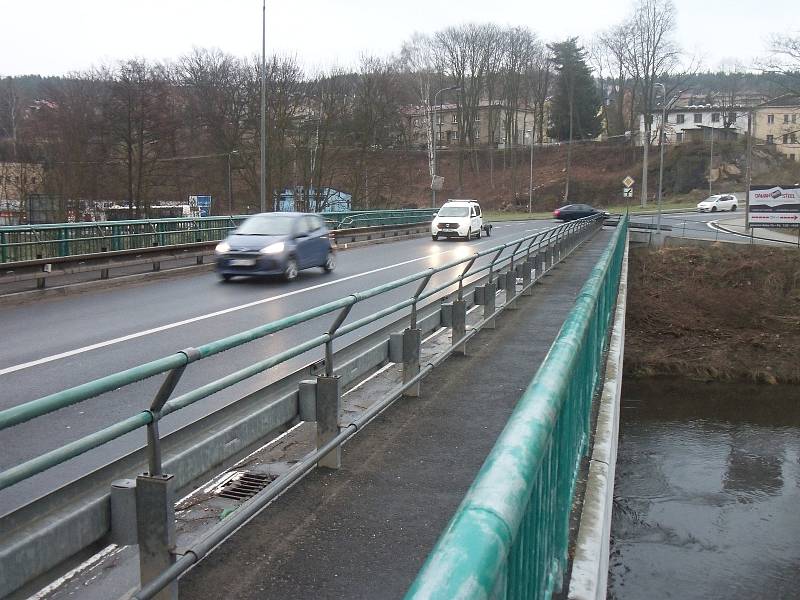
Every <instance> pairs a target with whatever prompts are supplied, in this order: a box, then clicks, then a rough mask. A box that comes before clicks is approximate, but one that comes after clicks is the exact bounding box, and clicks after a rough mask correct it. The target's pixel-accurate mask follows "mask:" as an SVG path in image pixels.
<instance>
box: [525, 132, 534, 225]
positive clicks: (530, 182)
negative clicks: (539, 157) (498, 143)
mask: <svg viewBox="0 0 800 600" xmlns="http://www.w3.org/2000/svg"><path fill="white" fill-rule="evenodd" d="M535 131H536V130H535V129H528V130H527V131H526V132H525V133H530V134H531V175H530V179H529V180H528V214H531V210H532V207H533V140H534V133H535Z"/></svg>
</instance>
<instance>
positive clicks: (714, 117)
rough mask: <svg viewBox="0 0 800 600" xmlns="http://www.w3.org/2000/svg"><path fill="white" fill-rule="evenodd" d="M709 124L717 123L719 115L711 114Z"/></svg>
mask: <svg viewBox="0 0 800 600" xmlns="http://www.w3.org/2000/svg"><path fill="white" fill-rule="evenodd" d="M711 122H712V123H719V113H711Z"/></svg>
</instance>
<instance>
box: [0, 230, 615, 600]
mask: <svg viewBox="0 0 800 600" xmlns="http://www.w3.org/2000/svg"><path fill="white" fill-rule="evenodd" d="M600 226H602V220H601V219H595V218H591V219H582V220H579V221H573V222H570V223H565V224H562V225H559V226H556V227H553V228H551V229H549V230H546V231H543V232H538V233H535V234H530V235H527V236H524V237H522V238H519V239H517V240H515V241H513V242H509V243H506V244H500V245H497V246H495V247H493V248H490V249H487V250H483V251H480V252H476V253H474V254H473V255H471V256H467V257H464V258H460V259H457V260H454V261H451V262H449V263H446V264H443V265H441V266H438V267H432V268H429V269H426V270H424V271H420V272H418V273H415V274H413V275H409V276H407V277H404V278H401V279H397V280H395V281H391V282H388V283H385V284H383V285H380V286H376V287H374V288H371V289H368V290H365V291H362V292H358V293H355V294H351V295H349V296H346V297H344V298H340V299H338V300H335V301H332V302H328V303H326V304H323V305H321V306H318V307H315V308H313V309H309V310H306V311H303V312H300V313H297V314H295V315H292V316H289V317H286V318H283V319H279V320H277V321H273V322H271V323H267V324H265V325H262V326H260V327H257V328H254V329H250V330H247V331H243V332H240V333H237V334H235V335H232V336H229V337H226V338H223V339H221V340H217V341H214V342H211V343H208V344H205V345H203V346H200V347H198V348H188V349H185V350H182V351H180V352H177V353H175V354H172V355H170V356H167V357H164V358H161V359H157V360H154V361H150V362H148V363H145V364H142V365H139V366H137V367H133V368H130V369H127V370H124V371H120V372H118V373H114V374H112V375H108V376H105V377H102V378H100V379H97V380H94V381H91V382H88V383H85V384H82V385H79V386H76V387H73V388H70V389H68V390H64V391H61V392H58V393H55V394H50V395H48V396H45V397H43V398H39V399H37V400H33V401H30V402H27V403H25V404H22V405H19V406H16V407H13V408H10V409H6V410H3V411H0V430H3V429H6V428H9V427H12V426H15V425H18V424H20V423H24V422H26V421H28V420H31V419H34V418H37V417H41V416H43V415H46V414H48V413H51V412H53V411H56V410H60V409H62V408H65V407H68V406H72V405H75V404H77V403H79V402H82V401H84V400H88V399H90V398H93V397H96V396H99V395H101V394H104V393H106V392H110V391H112V390H116V389H118V388H120V387H124V386H127V385H132V384H135V383H136V382H139V381H142V380H144V379H147V378H150V377H153V376H156V375H160V374H161V375H165V378H164V381H163V383H162V385H161V387H160V388H159V390H158V392H157V394H156V396H155V398H154V399H153V401H152V403H151V406H150V408H149V409H148V410H145V411H142V412H140V413H138V414H135V415H132V416H131V417H128V418H127V419H124V420H122V421H119V422H117V423H115V424H113V425H111V426H109V427H106V428H104V429H101V430H99V431H96V432H94V433H92V434H90V435H87V436H84V437H82V438H80V439H78V440H76V441H74V442H71V443H69V444H66V445H64V446H62V447H60V448H56V449H54V450H51V451H49V452H47V453H45V454H43V455H41V456H38V457H36V458H33V459H30V460H28V461H26V462H24V463H22V464H19V465H16V466H14V467H11V468H10V469H7V470H5V471H3V472H0V489H5V488H7V487H10V486H12V485H14V484H16V483H19V482H21V481H23V480H25V479H27V478H29V477H32V476H34V475H36V474H37V473H40V472H42V471H45V470H47V469H50V468H53V467H55V466H57V465H60V464H62V463H64V462H66V461H67V460H70V459H71V458H74V457H76V456H79V455H81V454H83V453H85V452H87V451H89V450H91V449H93V448H96V447H98V446H100V445H102V444H105V443H107V442H109V441H111V440H114V439H116V438H119V437H121V436H123V435H125V434H127V433H130V432H132V431H135V430H137V429H139V428H142V427H146V428H147V433H148V435H147V441H148V443H147V450H148V463H149V476H148V477H149V478H151V479H152V478H159V477H162V475H161V473H162V466H161V462H162V461H161V447H160V439H161V438H160V436H159V432H158V423H159V420H160V419H162V418H163V417H165V416H166V415H168V414H170V413H172V412H175V411H177V410H180V409H182V408H185V407H187V406H189V405H191V404H193V403H195V402H197V401H199V400H201V399H203V398H206V397H208V396H211V395H212V394H215V393H217V392H219V391H221V390H223V389H226V388H228V387H230V386H233V385H235V384H237V383H239V382H241V381H243V380H245V379H248V378H250V377H253V376H255V375H257V374H259V373H262V372H264V371H267V370H268V369H270V368H273V367H275V366H277V365H279V364H281V363H283V362H286V361H288V360H289V359H291V358H294V357H296V356H299V355H301V354H304V353H305V352H307V351H309V350H312V349H314V348H317V347H320V346H322V347H324V348H325V359H324V363H323V364H324V371H325V374H324V376H322V377H320V378H319V379H318V382H319V383H318V386H320V385H322V386H323V387H324V385H329V384H330V381H331V380H333V379H335V377H334V353H333V342H334V340H335V339H337V338H339V337H341V336H343V335H345V334H347V333H350V332H352V331H355V330H357V329H359V328H361V327H364V326H366V325H368V324H370V323H373V322H375V321H378V320H380V319H382V318H384V317H386V316H388V315H391V314H393V313H397V312H398V311H402V310H404V309H407V308H410V310H411V316H410V323H411V326H410V330H413V329H415V328H416V327H417V325H416V323H417V310H418V306H419V303H420V302H422V301H424V300H426V299H428V298H431V297H432V296H434V295H436V294H441V293H442V292H444V291H446V290H448V289H451V290H452V292H453V293H456V292H457V295H458V302H463V300H462V294H463V285H464V280H465V278H467V277H470V278H471V277H474V276H479V275H481V274H486V273H488V280H489V282H490V283H491V282H493V281H494V276H495V275H497V273H498V270H499V269H502V268H504V267H506V266H507V267H508V268H509V272H510V273H513V275H509V276H508V277H507V278H506V281H507V282H508V283H506V291H507V293H508V294H511V297H510V298H511V299H513V296H514V295H515V294H516V283H517V282H516V279H517V278H516V274H517V273H520V274H521V276H522V278H523V281H526V280H527V284H528V286H530V285H532V284H531V281H530V279H531V269H532V268H534V269H538V268H541V267H542V265H543V264H544V263H546V262H547V261H550V262H551V264H554V263H555V262H556V261H557V259H559V258H560V257H561V255H562V252H563V253H566V252H567V251H569V250H571V249H572V248H573V247H574V246H576V245H577V244H578V243H580V241H582V239H584V238H585V237H586V236H587V235H589V234H591V233H592V232H594V231H595V230H596V229H597V228H598V227H600ZM509 249H510V252H506V251H507V250H509ZM532 255H535V256H537V257H539V256H542V257H544V263H540V265H539V267H538V268H537V267H533V266H532V265H533V262H532ZM523 256H524V257H525V261H524V262H523V263H521V262H520V261H522V257H523ZM481 257H490V258H491V261H490V262H489V264H486V265H483V266H481V267H478V268H473V267H474V265H475V262H476V260H477V259H479V258H481ZM523 265H528V270H527V274H525V272H524V271H525V269H524V268H520V267H521V266H523ZM459 267H461V269H460V272H459V273H458V274H457V275H455V276H453V277H452V278H449V279H448V280H447V281H445V282H444V283H441V284H438V285H436V286H435V287H431V288H429V287H428V284H429V283H430V281H431V279H432V277H433V276H434V275H436V274H437V273H444V272H446V271H449V270H451V269H455V268H459ZM515 269H516V270H515ZM413 283H416V284H417V287H416V290H415V292H414V293H413V295H411V296H410V297H409V298H407V299H406V300H403V301H400V302H397V303H395V304H392V305H390V306H388V307H386V308H383V309H382V310H379V311H377V312H375V313H373V314H371V315H368V316H365V317H362V318H360V319H358V320H356V321H353V322H350V323H347V324H345V321H346V319H347V316H348V315H349V313H350V310H351V309H352V307H353V306H354V305H355V304H357V303H359V302H362V301H364V300H367V299H370V298H374V297H376V296H379V295H381V294H384V293H386V292H389V291H391V290H396V289H398V288H401V287H404V286H407V285H410V284H413ZM453 288H455V289H453ZM487 307H490V309H491V310H489V312H488V314H487V312H486V310H485V313H484V314H485V318H486V319H489V318H493V317H494V314H495V312H494V293H493V292H492V294H491V302H489V300H488V299H487V301H486V306H485V307H484V308H485V309H486V308H487ZM455 312H456V311H455V310H454V313H455ZM498 312H499V311H498ZM328 314H335V315H336V316H335V318H334V320H333V323H332V324H331V326H330V327H328V328H327V330H326V331H325V332H324V333H321V334H320V335H317V336H315V337H312V338H311V339H309V340H307V341H305V342H303V343H300V344H297V345H295V346H293V347H291V348H288V349H286V350H283V351H282V352H279V353H277V354H274V355H272V356H270V357H268V358H266V359H263V360H260V361H257V362H255V363H253V364H251V365H249V366H247V367H245V368H243V369H240V370H238V371H235V372H233V373H231V374H229V375H227V376H225V377H222V378H220V379H217V380H215V381H212V382H210V383H207V384H205V385H202V386H201V387H198V388H196V389H193V390H191V391H187V392H185V393H183V394H181V395H180V396H177V397H174V398H172V397H171V396H172V393H173V391H174V390H175V388H176V386H177V384H178V382H179V380H180V378H181V376H182V375H183V373H184V371H185V369H186V368H187V367H188V366H189V365H190V364H192V363H194V362H197V361H199V360H202V359H205V358H209V357H212V356H216V355H218V354H220V353H222V352H225V351H227V350H230V349H232V348H236V347H239V346H242V345H244V344H247V343H249V342H252V341H254V340H258V339H261V338H264V337H265V336H268V335H271V334H273V333H277V332H279V331H283V330H285V329H288V328H290V327H293V326H295V325H298V324H300V323H305V322H308V321H311V320H313V319H316V318H319V317H321V316H325V315H328ZM463 314H464V315H465V314H466V312H465V310H464V313H463ZM455 321H457V319H456V318H455V317H454V323H453V325H452V328H453V338H454V339H453V347H458V346H463V344H464V343H465V341H466V339H468V338H469V337H471V336H472V335H474V333H475V331H474V330H473V331H470V333H469V334H467V331H466V326H465V324H464V322H463V319H462V322H461V324H460V325H458V324H457V323H456V322H455ZM406 331H409V330H406ZM417 343H419V342H417ZM417 356H418V354H417ZM405 368H406V365H405V363H404V369H405ZM430 368H432V367H426V368H425V369H422V370H420V368H419V361H418V360H417V364H416V372H414V373H410V374H409V376H408V377H406V376H405V370H404V381H405V382H406V383H404V385H403V388H402V389H401V390H400V392H399V394H395V395H394V396H393V397H392V398H390V399H388V400H383V401H381V402H379V403H378V405H383V407H384V408H385V406H386V405H388V402H391V401H393V400H394V399H396V398H397V397H399V395H401V394H402V393H403V391H404V390H406V389H407V388H408V387H409V386H411V385H415V384H417V383H418V382H419V380H420V379H421V378H422V377H423V376H424V375H425V374H427V372H429V370H430ZM323 384H324V385H323ZM339 393H340V390H337V391H336V392H334V393H333V396H334V400H335V402H336V403H337V406H338V401H339ZM381 410H382V409H381ZM372 417H374V415H372ZM372 417H369V418H368V419H366V420H364V418H363V417H362V419H360V420H359V421H358V422H357V423H355V424H353V425H351V426H350V427H348V428H346V430H343V431H339V432H338V433H337V434H336V435H332V436H331V438H330V439H329V440H328V441H327V443H326V444H324V445H323V446H322V447H321V448H319V449H318V451H317V453H316V454H315V455H314V459H313V460H311V459H308V460H311V462H310V463H309V468H311V467H313V466H314V464H316V463H317V462H320V458H321V457H324V456H326V455H327V454H329V453H330V452H331V450H332V448H334V447H338V446H339V445H340V444H341V443H342V442H343V441H344V440H345V439H347V438H348V437H350V436H352V435H353V434H354V433H355V432H356V431H357V430H358V429H359V428H360V427H361V426H363V425H364V424H366V422H367V421H368V420H370V419H371V418H372ZM362 421H363V422H362ZM335 423H336V420H334V428H335V427H337V426H336V425H335ZM329 425H330V424H329ZM318 426H319V425H318ZM306 462H308V461H306ZM281 485H282V484H281ZM278 487H279V486H276V487H275V488H274V489H278ZM246 514H248V513H247V511H242V512H241V515H246ZM251 516H252V515H251ZM239 518H240V517H237V519H239ZM232 522H233V521H232ZM209 549H210V547H209ZM206 550H207V549H206ZM141 551H142V549H141V543H140V552H141ZM198 552H199V551H198ZM198 555H200V556H201V555H202V554H198V553H195V554H192V555H189V554H187V555H184V558H186V557H187V556H189V558H186V560H184V558H182V559H181V560H180V561H179V563H180V564H181V565H183V566H185V567H186V568H188V566H187V565H186V561H187V560H190V559H191V556H194V560H196V559H197V558H198ZM176 564H177V563H176ZM184 570H185V569H184ZM179 572H182V571H179ZM179 572H178V574H179ZM173 576H176V574H175V573H173ZM159 581H161V580H160V579H159ZM154 583H155V582H154ZM163 583H164V585H166V584H167V583H168V580H165V581H164V582H163ZM158 589H160V588H158ZM158 589H156V590H155V592H157V591H158ZM138 597H140V598H144V597H150V596H149V595H147V594H144V595H139V596H138Z"/></svg>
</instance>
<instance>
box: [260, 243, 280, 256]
mask: <svg viewBox="0 0 800 600" xmlns="http://www.w3.org/2000/svg"><path fill="white" fill-rule="evenodd" d="M284 248H286V244H284V243H283V242H275V243H274V244H270V245H269V246H265V247H263V248H262V249H261V250H259V252H260V253H261V254H279V253H281V252H283V249H284Z"/></svg>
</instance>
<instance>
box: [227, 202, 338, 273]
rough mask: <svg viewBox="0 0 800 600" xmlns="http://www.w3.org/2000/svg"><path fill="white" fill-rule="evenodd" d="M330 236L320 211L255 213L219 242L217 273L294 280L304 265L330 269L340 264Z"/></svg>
mask: <svg viewBox="0 0 800 600" xmlns="http://www.w3.org/2000/svg"><path fill="white" fill-rule="evenodd" d="M330 237H331V236H330V232H329V231H328V228H327V227H326V226H325V221H324V220H323V219H322V217H320V216H319V215H314V214H304V213H260V214H257V215H253V216H252V217H250V218H248V219H247V220H246V221H245V222H244V223H242V224H241V225H240V226H239V227H238V228H237V229H236V231H234V232H233V233H232V234H231V235H229V236H228V238H227V239H226V240H225V241H223V242H220V243H219V244H218V245H217V248H216V268H217V273H219V275H220V277H222V279H223V280H225V281H228V280H229V279H230V278H231V277H234V276H236V275H251V276H252V275H256V276H262V275H280V276H282V277H283V278H284V279H286V280H287V281H291V280H292V279H295V278H296V277H297V274H298V272H299V271H300V270H302V269H309V268H312V267H322V268H323V269H324V270H325V271H326V272H330V271H332V270H333V269H334V267H335V266H336V254H335V251H334V250H333V247H332V245H331V239H330Z"/></svg>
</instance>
